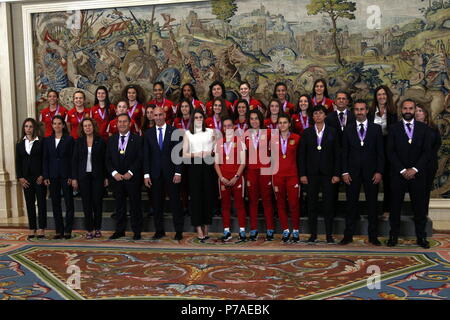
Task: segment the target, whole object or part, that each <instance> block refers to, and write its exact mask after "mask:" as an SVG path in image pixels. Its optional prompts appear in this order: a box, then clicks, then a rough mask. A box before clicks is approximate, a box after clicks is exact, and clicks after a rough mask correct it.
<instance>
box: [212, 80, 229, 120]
mask: <svg viewBox="0 0 450 320" xmlns="http://www.w3.org/2000/svg"><path fill="white" fill-rule="evenodd" d="M215 98H222V99H223V100H225V103H226V105H227V110H228V113H229V114H233V112H234V108H233V104H232V103H231V102H230V101H228V100H227V96H226V94H225V85H224V84H223V82H221V81H214V82H213V83H211V85H210V86H209V101H208V103H207V104H206V116H207V117H211V116H212V115H213V103H214V99H215Z"/></svg>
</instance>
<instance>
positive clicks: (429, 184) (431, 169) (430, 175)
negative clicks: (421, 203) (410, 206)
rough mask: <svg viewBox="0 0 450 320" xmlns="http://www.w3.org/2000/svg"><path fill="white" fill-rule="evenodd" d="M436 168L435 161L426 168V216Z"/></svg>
mask: <svg viewBox="0 0 450 320" xmlns="http://www.w3.org/2000/svg"><path fill="white" fill-rule="evenodd" d="M437 170H438V164H437V163H433V164H432V165H430V166H429V167H428V168H427V182H426V183H427V192H426V199H425V203H426V209H427V216H428V210H429V205H430V193H431V191H432V190H433V182H434V178H435V177H436V172H437Z"/></svg>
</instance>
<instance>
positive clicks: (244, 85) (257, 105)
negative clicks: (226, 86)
mask: <svg viewBox="0 0 450 320" xmlns="http://www.w3.org/2000/svg"><path fill="white" fill-rule="evenodd" d="M250 93H251V87H250V83H248V82H247V81H243V82H241V84H240V85H239V94H240V95H241V97H240V99H237V100H236V101H234V104H233V108H234V114H236V107H237V105H238V103H239V101H241V100H245V101H247V103H248V107H249V109H250V110H253V109H259V111H261V112H262V113H263V114H264V113H265V108H264V105H263V104H262V103H261V101H259V100H257V99H254V98H252V97H251V96H250ZM235 119H236V118H235Z"/></svg>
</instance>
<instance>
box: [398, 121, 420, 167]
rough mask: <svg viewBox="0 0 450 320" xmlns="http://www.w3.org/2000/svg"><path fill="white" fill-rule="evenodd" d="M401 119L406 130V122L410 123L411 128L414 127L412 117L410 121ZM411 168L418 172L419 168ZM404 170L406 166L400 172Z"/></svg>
mask: <svg viewBox="0 0 450 320" xmlns="http://www.w3.org/2000/svg"><path fill="white" fill-rule="evenodd" d="M402 121H403V126H404V127H405V130H407V129H406V124H407V123H410V124H411V130H412V129H414V118H412V119H411V121H406V120H405V119H402ZM412 169H414V170H415V171H416V172H419V170H417V168H416V167H412ZM405 171H406V168H405V169H403V170H401V171H400V174H402V173H403V172H405Z"/></svg>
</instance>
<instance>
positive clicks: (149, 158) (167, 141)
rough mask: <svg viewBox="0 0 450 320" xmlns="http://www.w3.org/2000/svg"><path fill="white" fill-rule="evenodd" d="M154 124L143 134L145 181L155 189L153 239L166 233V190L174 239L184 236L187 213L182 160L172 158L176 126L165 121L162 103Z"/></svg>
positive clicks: (155, 110) (153, 195) (153, 197)
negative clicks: (182, 191)
mask: <svg viewBox="0 0 450 320" xmlns="http://www.w3.org/2000/svg"><path fill="white" fill-rule="evenodd" d="M153 116H154V121H155V126H154V127H152V128H150V129H148V130H147V131H146V132H145V136H144V183H145V186H146V187H147V188H150V189H151V191H152V200H153V209H154V212H155V214H154V222H155V231H156V232H155V234H154V236H153V237H152V239H153V240H157V239H161V238H162V237H164V236H165V235H166V234H165V230H164V215H163V208H164V201H165V194H166V193H165V191H167V193H168V195H169V197H170V206H171V210H172V216H173V223H174V227H175V232H176V234H175V240H181V239H183V225H184V216H183V211H182V208H181V201H180V182H181V171H182V168H181V164H179V165H176V164H175V163H174V161H173V160H174V159H172V158H171V155H172V150H173V148H174V147H175V146H176V145H177V144H178V143H179V141H172V133H173V132H174V131H175V130H176V129H175V127H172V126H171V125H168V124H167V123H166V113H165V112H164V110H163V109H162V108H161V107H156V108H155V109H154V111H153Z"/></svg>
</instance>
